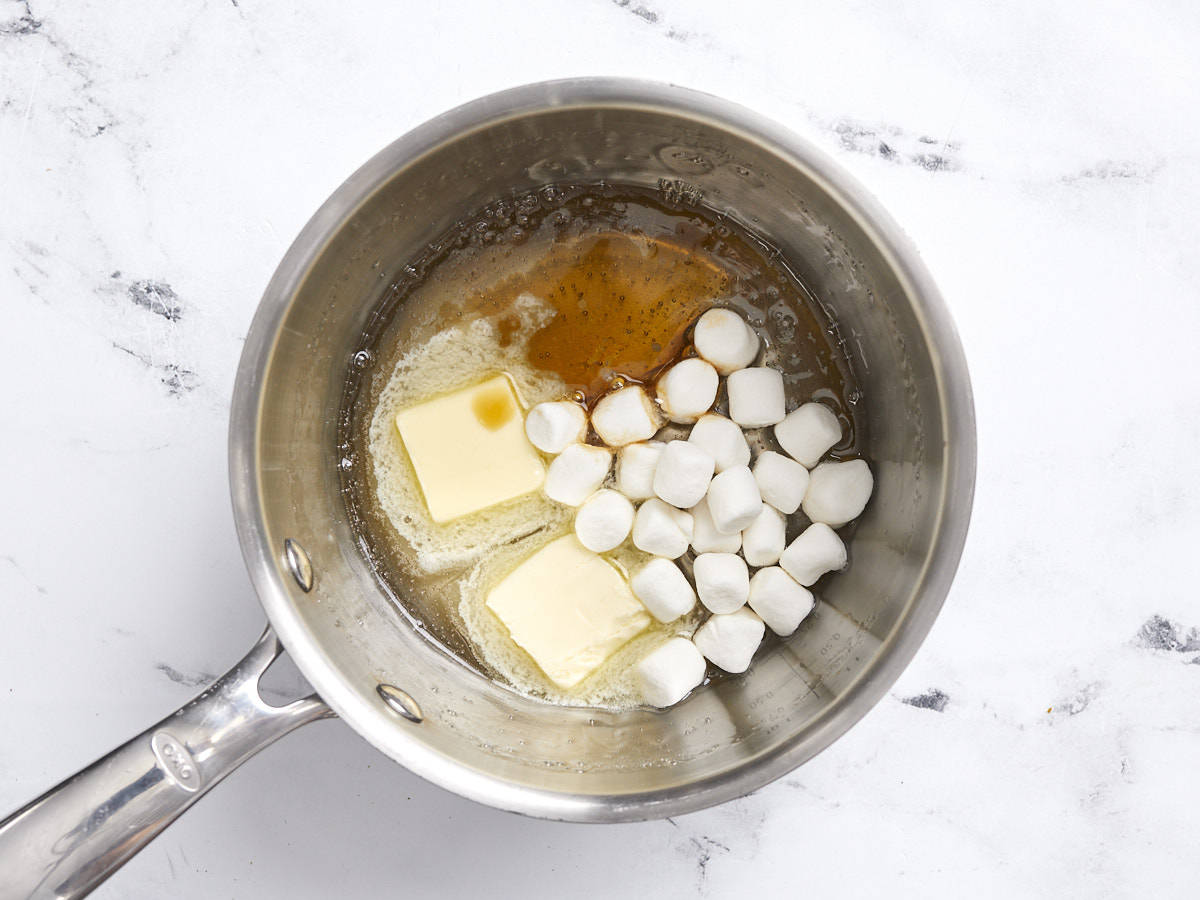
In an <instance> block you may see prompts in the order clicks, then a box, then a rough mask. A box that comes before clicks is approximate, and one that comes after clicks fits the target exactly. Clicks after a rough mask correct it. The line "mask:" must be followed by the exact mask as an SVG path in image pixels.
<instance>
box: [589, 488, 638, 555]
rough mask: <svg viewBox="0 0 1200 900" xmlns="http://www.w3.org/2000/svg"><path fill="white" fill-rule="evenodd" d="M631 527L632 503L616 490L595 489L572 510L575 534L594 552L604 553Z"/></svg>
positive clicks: (617, 544) (623, 537)
mask: <svg viewBox="0 0 1200 900" xmlns="http://www.w3.org/2000/svg"><path fill="white" fill-rule="evenodd" d="M631 528H633V504H632V503H630V502H629V498H628V497H626V496H625V495H624V494H618V493H617V492H616V491H610V490H608V489H605V490H600V491H596V493H594V494H592V496H590V497H588V498H587V499H586V500H584V501H583V505H582V506H580V507H579V511H578V512H577V513H575V536H576V537H577V538H579V543H581V544H583V546H585V547H587V548H588V549H589V550H591V551H592V552H593V553H606V552H608V551H609V550H612V549H613V548H614V547H618V546H620V544H621V542H622V541H623V540H625V538H626V537H628V535H629V529H631Z"/></svg>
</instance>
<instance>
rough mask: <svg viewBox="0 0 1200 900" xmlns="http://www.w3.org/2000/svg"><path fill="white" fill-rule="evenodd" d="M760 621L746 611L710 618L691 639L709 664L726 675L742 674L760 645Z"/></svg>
mask: <svg viewBox="0 0 1200 900" xmlns="http://www.w3.org/2000/svg"><path fill="white" fill-rule="evenodd" d="M765 633H766V628H765V627H764V626H763V620H762V619H760V618H759V617H758V616H756V615H755V614H754V613H753V612H751V611H750V610H748V609H739V610H737V611H736V612H732V613H728V614H727V615H718V616H712V617H710V618H709V620H708V621H707V622H705V623H704V624H703V625H701V626H700V627H699V628H698V629H697V630H696V633H695V634H694V635H693V636H692V641H693V642H694V643H695V645H696V649H697V650H699V651H700V652H701V653H702V654H704V656H705V657H706V658H707V659H708V661H709V662H711V663H713V664H714V665H716V666H719V667H720V668H722V669H724V670H725V671H726V672H733V673H735V674H736V673H738V672H745V671H746V670H747V669H748V668H750V660H751V659H753V658H754V651H755V650H757V649H758V645H759V644H760V643H762V639H763V635H764V634H765Z"/></svg>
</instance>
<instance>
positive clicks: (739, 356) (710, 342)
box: [692, 309, 758, 375]
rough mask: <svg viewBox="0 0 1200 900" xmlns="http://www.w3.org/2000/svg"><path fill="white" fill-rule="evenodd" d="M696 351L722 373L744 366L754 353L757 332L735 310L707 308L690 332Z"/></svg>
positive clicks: (756, 344) (755, 353)
mask: <svg viewBox="0 0 1200 900" xmlns="http://www.w3.org/2000/svg"><path fill="white" fill-rule="evenodd" d="M692 342H693V343H694V344H695V345H696V352H697V353H699V354H700V355H701V356H702V357H704V358H705V359H706V360H708V361H709V362H710V363H712V364H713V366H714V367H715V368H716V370H717V371H718V372H720V373H721V374H722V375H728V374H729V373H730V372H734V371H736V370H738V369H744V368H745V367H746V366H748V365H750V363H752V362H754V357H756V356H758V335H757V334H755V333H754V329H753V328H751V327H750V326H749V325H747V324H746V322H745V320H744V319H743V318H742V317H741V316H739V315H738V314H737V313H735V312H733V311H732V310H728V309H710V310H709V311H708V312H706V313H705V314H704V315H702V316H701V317H700V319H699V321H697V322H696V329H695V331H694V332H693V334H692Z"/></svg>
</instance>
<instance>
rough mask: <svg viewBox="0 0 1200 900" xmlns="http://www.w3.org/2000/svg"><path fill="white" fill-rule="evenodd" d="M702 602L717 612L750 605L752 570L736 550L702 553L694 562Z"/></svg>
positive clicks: (693, 567) (693, 569)
mask: <svg viewBox="0 0 1200 900" xmlns="http://www.w3.org/2000/svg"><path fill="white" fill-rule="evenodd" d="M692 574H693V575H694V576H695V578H696V592H697V593H698V594H699V595H700V602H701V603H703V604H704V605H705V607H707V608H708V610H709V611H710V612H714V613H731V612H733V611H734V610H735V609H741V608H742V607H743V606H745V605H746V598H747V597H748V596H749V595H750V572H749V570H748V569H747V568H746V561H745V560H744V559H742V558H741V557H740V556H738V555H737V554H736V553H701V554H700V555H699V556H697V557H696V561H695V563H693V565H692Z"/></svg>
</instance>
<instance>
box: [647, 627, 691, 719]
mask: <svg viewBox="0 0 1200 900" xmlns="http://www.w3.org/2000/svg"><path fill="white" fill-rule="evenodd" d="M707 669H708V665H707V664H706V663H705V662H704V657H703V656H702V655H701V654H700V651H699V650H697V649H696V645H695V644H693V643H692V642H691V641H689V640H688V639H687V638H684V637H673V638H671V639H670V640H669V641H667V642H666V643H665V644H663V645H661V646H660V647H657V648H655V649H654V650H652V651H651V652H650V653H648V654H646V656H645V657H643V659H642V661H641V662H639V663H638V664H637V667H636V668H635V670H634V671H635V673H636V675H637V682H638V687H639V688H640V689H641V692H642V699H643V700H645V701H646V702H647V703H649V704H650V705H651V706H657V707H660V708H662V707H666V706H674V705H675V704H676V703H678V702H679V701H680V700H682V699H683V698H684V697H686V696H687V695H688V694H689V693H690V692H691V691H692V689H693V688H695V687H696V686H697V685H699V684H700V682H702V681H703V680H704V673H705V671H706V670H707Z"/></svg>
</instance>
